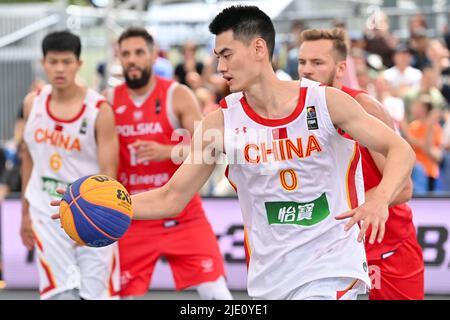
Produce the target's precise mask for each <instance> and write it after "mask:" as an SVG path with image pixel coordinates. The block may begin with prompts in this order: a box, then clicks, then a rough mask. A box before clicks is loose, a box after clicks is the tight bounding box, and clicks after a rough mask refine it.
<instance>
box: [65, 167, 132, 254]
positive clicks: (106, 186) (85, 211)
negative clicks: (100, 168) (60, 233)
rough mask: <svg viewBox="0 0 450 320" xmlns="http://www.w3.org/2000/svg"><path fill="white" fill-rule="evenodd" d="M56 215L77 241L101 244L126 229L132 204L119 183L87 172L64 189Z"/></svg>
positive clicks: (118, 236)
mask: <svg viewBox="0 0 450 320" xmlns="http://www.w3.org/2000/svg"><path fill="white" fill-rule="evenodd" d="M59 214H60V217H61V225H62V227H63V229H64V231H65V232H66V233H67V234H68V235H69V237H70V238H71V239H72V240H74V241H75V242H76V243H77V244H79V245H82V246H89V247H104V246H107V245H110V244H112V243H114V242H116V241H117V240H119V239H120V237H122V236H123V234H124V233H125V232H126V231H127V229H128V227H129V226H130V223H131V219H132V217H133V207H132V205H131V197H130V194H129V193H128V191H127V190H126V189H125V187H124V186H122V185H121V184H120V182H118V181H117V180H115V179H113V178H111V177H108V176H105V175H90V176H86V177H82V178H80V179H78V180H77V181H75V182H74V183H72V184H71V185H70V186H69V187H68V188H67V190H66V192H65V194H64V196H63V198H62V200H61V204H60V206H59Z"/></svg>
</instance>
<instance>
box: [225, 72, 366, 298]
mask: <svg viewBox="0 0 450 320" xmlns="http://www.w3.org/2000/svg"><path fill="white" fill-rule="evenodd" d="M299 91H300V96H299V103H298V105H297V107H296V109H295V111H294V112H293V113H292V114H291V115H290V116H288V117H286V118H284V119H264V118H262V117H260V116H259V115H258V114H256V113H255V112H254V111H253V110H252V109H251V107H250V106H249V105H248V104H247V101H246V100H245V97H244V95H243V94H242V93H234V94H231V95H229V96H227V97H226V98H225V99H224V100H222V102H221V105H222V111H223V114H224V131H225V139H224V148H225V153H226V155H227V161H228V163H229V168H228V178H229V180H230V182H231V183H232V184H233V185H234V187H235V189H237V194H238V197H239V203H240V207H241V210H242V214H243V220H244V226H245V247H246V253H247V258H248V260H249V261H248V293H249V295H250V296H252V297H256V298H265V299H279V298H280V297H282V296H284V295H285V294H286V293H288V292H290V291H291V290H293V289H295V288H298V287H299V286H301V285H302V284H305V283H307V282H310V281H313V280H317V279H322V278H329V277H352V278H357V279H360V280H362V281H364V282H365V283H366V284H367V285H368V286H370V279H369V277H368V267H367V263H366V255H365V251H364V245H363V243H358V242H357V236H358V233H359V227H358V226H357V225H356V226H354V227H353V228H352V229H351V230H350V231H349V232H348V233H346V232H345V231H344V226H345V224H346V222H347V221H348V220H345V221H338V220H336V219H335V218H334V217H335V216H337V215H338V214H341V213H344V212H346V211H349V210H350V209H351V208H355V207H356V206H358V205H360V204H362V203H363V202H364V186H363V176H362V169H361V161H360V153H359V148H358V146H357V144H356V143H355V142H354V141H353V140H349V139H346V138H344V137H342V136H341V135H340V134H339V133H338V132H337V130H336V129H335V127H334V125H333V123H332V121H331V118H330V115H329V113H328V107H327V104H326V99H325V87H324V86H320V85H319V83H317V82H313V81H310V80H303V81H302V82H301V88H300V89H299Z"/></svg>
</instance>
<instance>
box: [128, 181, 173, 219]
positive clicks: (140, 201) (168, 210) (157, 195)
mask: <svg viewBox="0 0 450 320" xmlns="http://www.w3.org/2000/svg"><path fill="white" fill-rule="evenodd" d="M131 202H132V204H133V211H134V215H133V219H135V220H156V219H164V218H170V217H173V216H175V215H177V214H178V213H179V212H180V211H181V209H180V208H179V206H178V205H177V204H178V203H179V202H178V201H174V199H171V194H170V190H169V188H167V186H164V187H161V188H158V189H154V190H150V191H146V192H142V193H138V194H135V195H132V196H131Z"/></svg>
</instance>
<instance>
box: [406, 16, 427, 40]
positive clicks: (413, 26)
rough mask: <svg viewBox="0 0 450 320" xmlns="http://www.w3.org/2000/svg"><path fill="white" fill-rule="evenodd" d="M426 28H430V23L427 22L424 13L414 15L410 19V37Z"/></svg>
mask: <svg viewBox="0 0 450 320" xmlns="http://www.w3.org/2000/svg"><path fill="white" fill-rule="evenodd" d="M426 29H428V24H427V20H426V18H425V16H424V15H423V14H420V13H419V14H416V15H413V16H412V17H411V18H410V19H409V21H408V31H409V36H410V37H411V36H412V35H414V34H416V33H418V32H420V31H422V30H426Z"/></svg>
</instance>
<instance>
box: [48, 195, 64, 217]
mask: <svg viewBox="0 0 450 320" xmlns="http://www.w3.org/2000/svg"><path fill="white" fill-rule="evenodd" d="M65 192H66V190H65V189H61V188H57V189H56V193H59V194H60V195H64V193H65ZM60 204H61V200H52V201H51V202H50V205H51V206H52V207H59V205H60ZM59 218H60V216H59V213H56V214H54V215H52V219H54V220H57V219H59Z"/></svg>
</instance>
